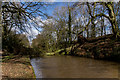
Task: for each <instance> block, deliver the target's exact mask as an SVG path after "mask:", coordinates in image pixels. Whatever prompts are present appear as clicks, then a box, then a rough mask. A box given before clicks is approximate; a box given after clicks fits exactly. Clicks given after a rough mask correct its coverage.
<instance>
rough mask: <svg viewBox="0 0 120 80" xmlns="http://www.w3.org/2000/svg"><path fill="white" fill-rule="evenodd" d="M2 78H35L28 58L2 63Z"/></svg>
mask: <svg viewBox="0 0 120 80" xmlns="http://www.w3.org/2000/svg"><path fill="white" fill-rule="evenodd" d="M2 78H35V74H34V71H33V68H32V66H31V64H30V59H29V58H28V57H19V58H18V57H16V58H14V59H10V60H8V61H5V62H2Z"/></svg>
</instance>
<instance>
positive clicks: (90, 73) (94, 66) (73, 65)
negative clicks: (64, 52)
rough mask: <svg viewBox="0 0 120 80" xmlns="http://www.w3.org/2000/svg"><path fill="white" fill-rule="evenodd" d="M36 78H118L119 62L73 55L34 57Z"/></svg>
mask: <svg viewBox="0 0 120 80" xmlns="http://www.w3.org/2000/svg"><path fill="white" fill-rule="evenodd" d="M31 64H32V66H33V68H34V71H35V74H36V78H118V66H119V64H118V63H114V62H108V61H102V60H94V59H88V58H80V57H72V56H51V57H44V58H33V59H31Z"/></svg>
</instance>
